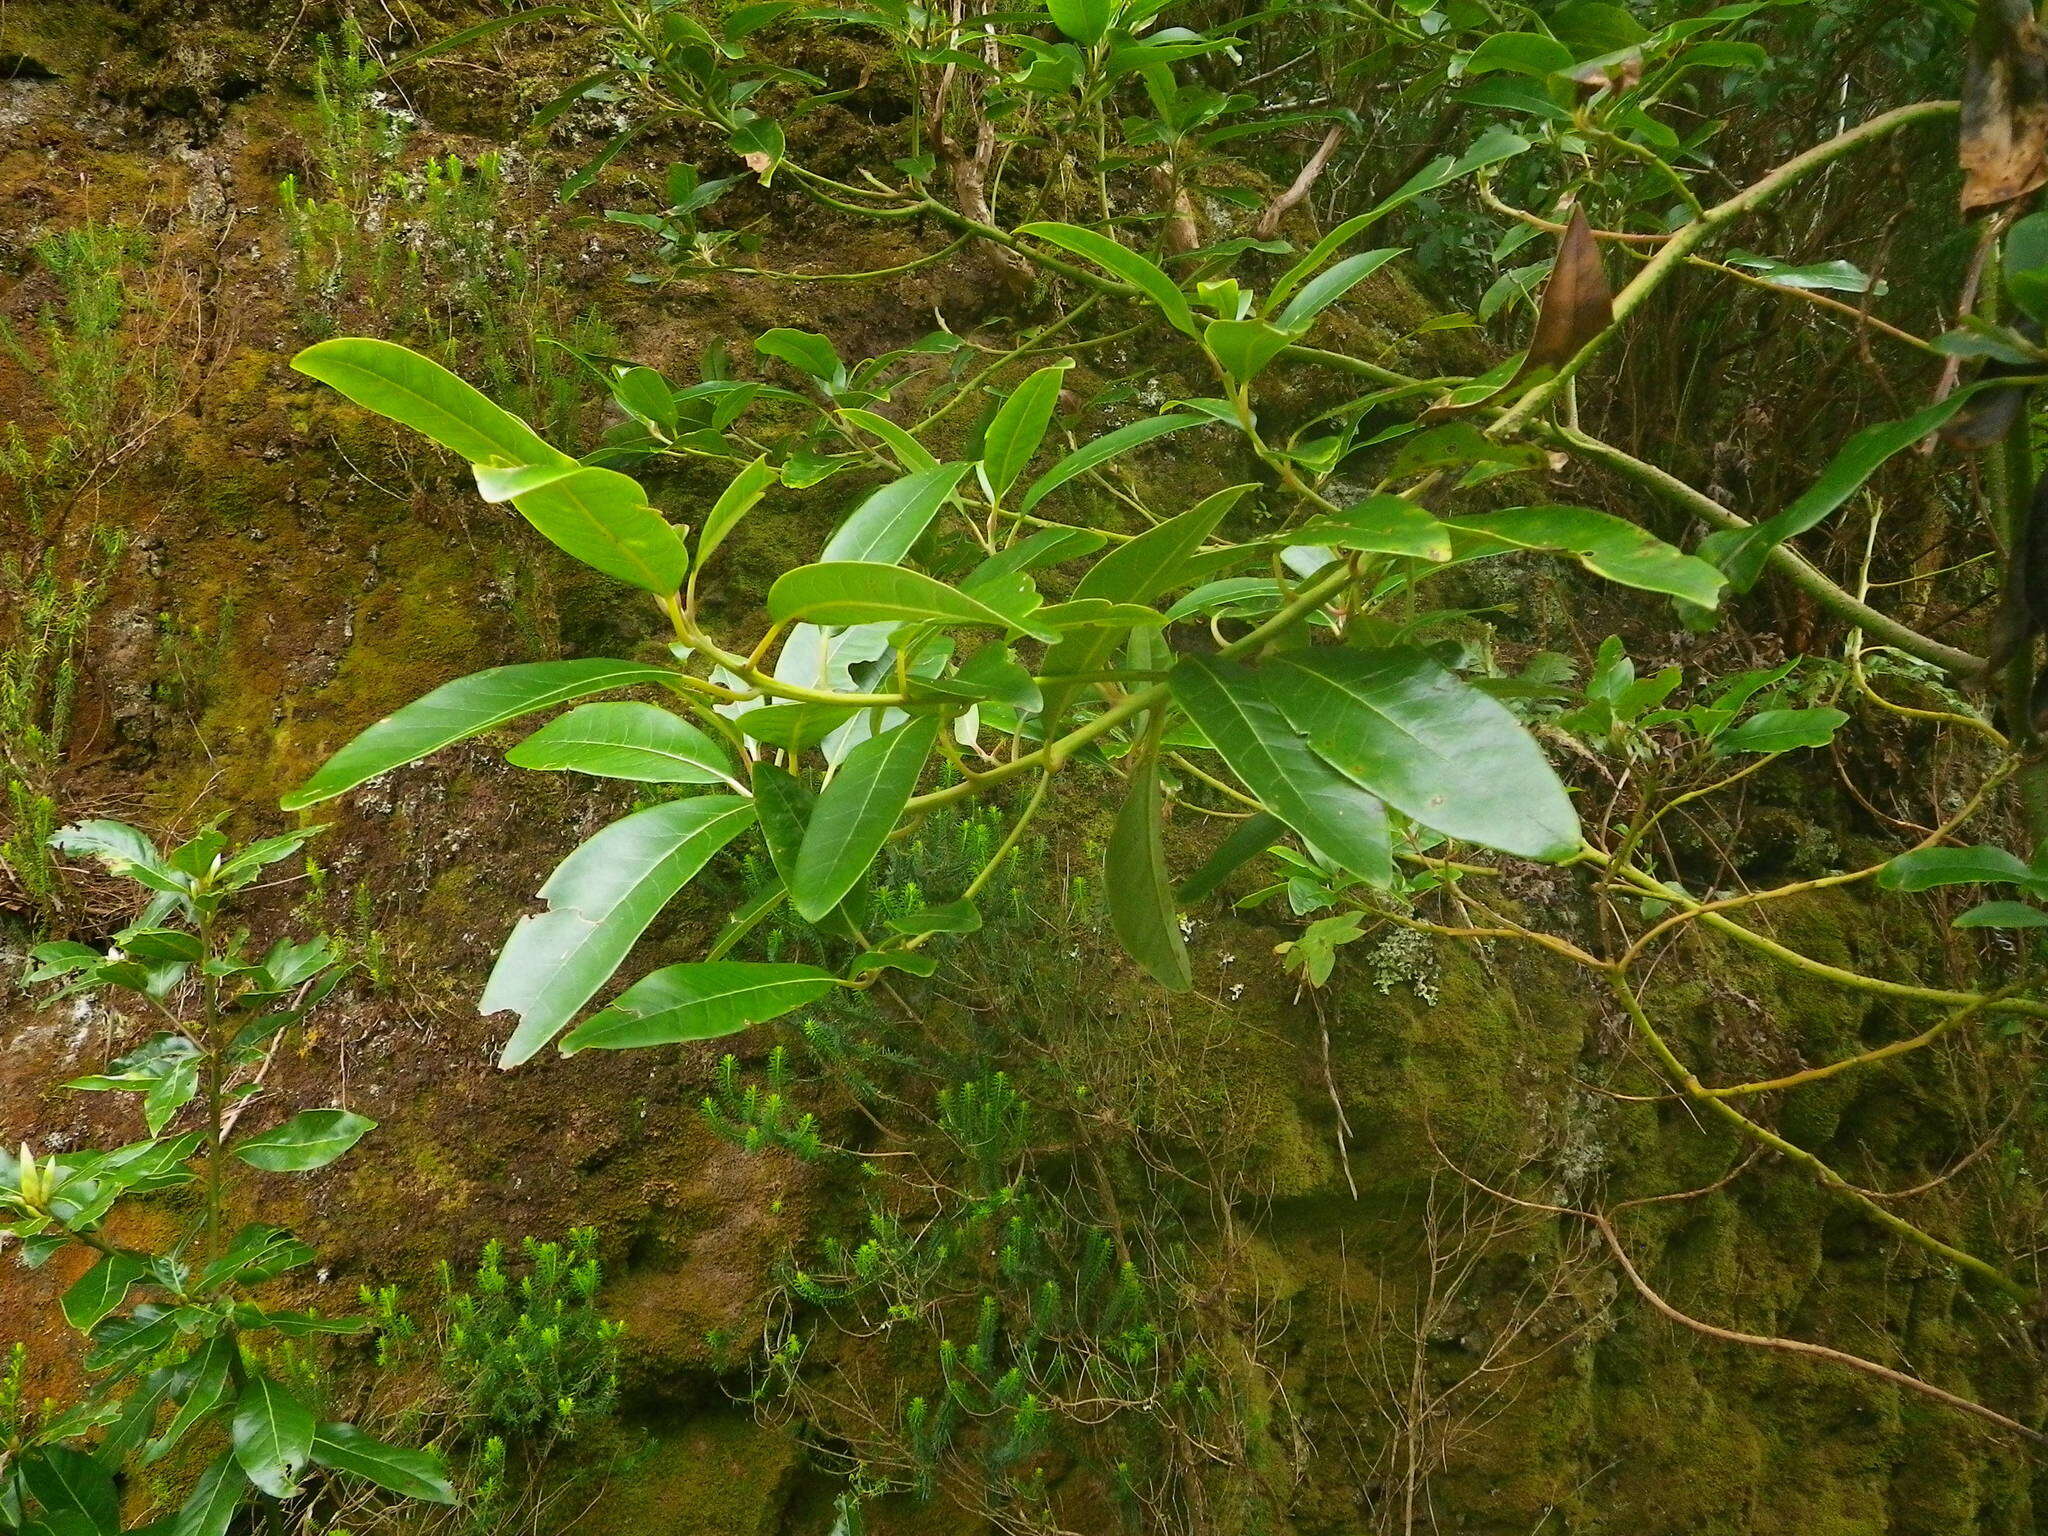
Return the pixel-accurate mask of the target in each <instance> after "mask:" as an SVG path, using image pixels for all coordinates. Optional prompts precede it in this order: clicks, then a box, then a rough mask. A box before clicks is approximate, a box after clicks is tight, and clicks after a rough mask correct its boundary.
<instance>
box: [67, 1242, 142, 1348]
mask: <svg viewBox="0 0 2048 1536" xmlns="http://www.w3.org/2000/svg"><path fill="white" fill-rule="evenodd" d="M146 1267H147V1266H146V1265H145V1264H144V1263H143V1261H142V1260H141V1259H140V1258H138V1257H137V1256H136V1255H135V1254H132V1253H123V1252H115V1253H103V1254H101V1255H100V1257H99V1261H98V1262H97V1263H96V1264H94V1265H93V1267H92V1268H91V1269H88V1270H87V1271H86V1272H85V1273H84V1274H82V1275H80V1276H79V1277H78V1279H77V1280H76V1281H74V1282H73V1283H72V1285H71V1288H70V1289H69V1290H67V1291H65V1293H64V1297H63V1300H62V1301H61V1302H60V1303H59V1305H61V1306H62V1307H63V1309H64V1320H65V1321H66V1322H67V1323H69V1324H70V1325H71V1326H72V1327H74V1328H76V1329H77V1330H78V1331H79V1332H80V1333H90V1332H92V1330H93V1328H94V1326H95V1325H96V1324H97V1323H98V1322H99V1320H100V1319H101V1318H103V1317H105V1316H106V1315H107V1314H108V1313H109V1312H111V1311H113V1310H114V1309H115V1308H116V1307H118V1306H120V1305H121V1303H122V1302H124V1301H126V1300H127V1299H128V1287H129V1286H131V1285H133V1284H134V1283H135V1282H136V1281H137V1280H139V1279H141V1278H142V1274H143V1271H144V1269H145V1268H146Z"/></svg>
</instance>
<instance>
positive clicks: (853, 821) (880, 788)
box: [786, 717, 940, 922]
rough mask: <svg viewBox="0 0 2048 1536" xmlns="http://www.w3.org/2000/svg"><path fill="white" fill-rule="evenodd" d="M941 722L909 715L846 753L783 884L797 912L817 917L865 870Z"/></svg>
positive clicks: (820, 799)
mask: <svg viewBox="0 0 2048 1536" xmlns="http://www.w3.org/2000/svg"><path fill="white" fill-rule="evenodd" d="M939 726H940V722H939V720H938V719H936V718H935V717H927V718H923V719H912V720H906V721H905V722H904V723H903V724H901V725H899V726H897V727H896V728H895V729H893V730H889V731H884V732H882V733H881V734H880V735H878V736H871V737H869V738H868V739H867V740H866V741H864V742H862V743H861V744H860V745H859V746H857V747H855V748H854V749H853V751H852V752H850V753H848V754H847V758H846V761H845V762H843V763H841V764H840V765H839V772H838V773H837V774H836V775H835V776H834V777H833V779H832V782H831V783H829V784H827V785H826V786H825V788H824V791H823V792H822V793H821V794H820V795H819V796H818V801H817V804H816V806H815V807H813V809H812V811H811V819H810V825H809V826H808V827H806V828H805V829H804V840H803V846H802V847H801V848H800V849H799V850H798V851H797V858H796V868H795V870H794V871H793V872H792V874H793V878H792V879H790V880H788V881H787V882H786V883H787V885H788V886H789V899H790V904H791V905H792V906H794V907H795V908H796V910H797V913H798V915H799V916H801V917H803V918H805V919H806V920H808V921H810V922H816V921H818V919H820V918H822V917H823V916H824V915H825V914H826V913H828V912H830V911H831V910H832V909H833V908H834V907H836V906H838V905H839V903H840V901H841V900H842V899H843V898H844V897H845V895H846V893H847V892H848V891H850V890H852V889H853V887H854V885H855V883H856V882H857V881H858V880H859V879H860V878H861V876H862V875H864V874H865V873H867V868H868V865H870V864H871V863H873V862H874V858H875V855H876V854H877V853H879V852H880V851H881V848H882V844H883V843H884V842H885V841H887V840H888V836H889V834H890V833H891V832H892V831H894V830H895V828H896V822H897V819H898V818H899V817H901V816H902V814H903V807H904V805H905V804H906V803H908V801H909V799H910V796H911V794H912V792H913V791H915V790H916V788H917V779H918V775H919V774H920V773H922V772H923V771H924V763H925V759H926V758H927V757H929V756H930V755H931V751H932V747H933V746H934V745H935V744H936V743H937V741H938V736H939Z"/></svg>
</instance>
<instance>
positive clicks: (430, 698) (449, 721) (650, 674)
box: [281, 659, 675, 811]
mask: <svg viewBox="0 0 2048 1536" xmlns="http://www.w3.org/2000/svg"><path fill="white" fill-rule="evenodd" d="M674 675H675V674H674V673H673V672H672V671H670V670H669V669H667V668H664V667H649V666H644V665H642V664H641V663H639V662H633V661H604V660H597V659H591V660H585V661H536V662H526V663H522V664H520V665H518V666H510V667H493V668H491V669H490V670H489V671H487V672H473V673H471V674H470V675H469V676H468V677H463V678H458V679H456V680H455V681H454V682H452V683H444V684H443V685H442V686H441V687H439V688H436V689H435V690H434V691H433V692H432V693H430V694H428V695H426V697H424V698H421V699H417V700H415V701H414V702H412V703H410V704H408V705H406V706H405V707H404V708H403V709H401V710H399V711H398V712H397V713H396V714H393V715H388V716H386V717H385V718H384V719H382V720H380V721H378V722H377V723H376V724H375V725H373V726H371V727H370V728H369V729H368V730H367V731H364V732H363V733H362V734H361V735H360V736H358V737H356V739H355V740H354V741H351V742H350V743H349V744H348V745H347V746H345V747H343V748H342V749H341V750H340V751H339V752H337V753H335V754H334V756H332V757H330V758H329V759H328V760H327V761H326V763H325V764H324V765H322V767H321V768H320V771H319V772H317V773H315V774H314V775H313V776H312V777H311V778H310V779H308V780H306V782H305V783H303V784H301V785H300V786H299V787H298V788H297V789H295V790H293V791H292V792H291V793H290V794H288V795H286V796H285V797H284V799H283V801H282V802H281V803H282V804H283V806H284V808H285V809H286V810H288V811H297V810H303V809H305V808H306V807H307V806H309V805H317V804H319V803H320V802H321V801H322V800H332V799H333V798H334V797H335V796H336V795H339V794H345V793H346V792H347V791H349V790H351V789H354V788H355V787H356V786H357V785H358V784H361V783H363V782H365V781H366V780H369V779H374V778H375V777H377V775H378V774H380V773H386V772H388V771H390V770H391V769H393V768H398V767H402V766H403V765H405V764H406V763H410V762H416V761H418V760H419V759H420V758H423V757H425V756H427V755H428V754H429V753H432V752H438V751H439V750H440V749H441V748H443V747H445V746H449V745H451V744H452V743H454V742H458V741H462V740H465V739H466V738H468V737H471V736H475V735H477V734H479V733H480V732H483V731H488V730H490V729H491V728H492V727H493V726H498V725H503V724H504V723H505V722H506V721H508V720H516V719H518V718H519V717H520V716H521V715H530V714H532V713H533V712H534V711H535V710H541V709H546V708H548V707H549V706H550V705H554V704H565V703H567V702H568V701H569V700H571V699H580V698H585V697H588V696H589V695H590V694H593V693H605V692H608V691H609V690H611V689H614V688H631V687H634V686H636V685H640V684H646V683H664V684H665V683H667V682H668V681H669V680H670V679H672V678H673V677H674Z"/></svg>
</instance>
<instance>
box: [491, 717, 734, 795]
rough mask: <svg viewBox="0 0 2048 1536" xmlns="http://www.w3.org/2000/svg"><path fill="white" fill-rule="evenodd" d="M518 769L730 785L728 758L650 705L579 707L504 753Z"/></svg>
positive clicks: (698, 733)
mask: <svg viewBox="0 0 2048 1536" xmlns="http://www.w3.org/2000/svg"><path fill="white" fill-rule="evenodd" d="M505 761H506V762H508V763H510V764H512V765H513V766H514V767H516V768H532V769H538V770H543V771H553V770H559V769H567V770H570V771H573V772H576V773H588V774H593V775H595V776H597V777H599V778H606V779H631V780H633V781H634V782H636V783H641V784H719V783H728V784H729V783H732V782H733V768H732V758H731V756H730V755H729V754H728V753H727V752H726V751H725V749H724V748H723V747H721V746H719V744H718V743H717V742H715V741H713V740H712V739H711V738H710V737H709V736H707V735H705V734H704V732H702V731H700V730H698V729H697V727H696V726H694V725H692V724H690V722H689V721H687V720H684V719H682V718H681V717H680V716H678V715H676V714H675V713H673V712H672V711H670V710H666V709H661V708H658V707H657V706H655V705H653V704H638V703H631V702H607V703H603V704H583V705H579V706H578V707H577V708H575V709H572V710H570V711H569V712H568V713H567V714H565V715H559V716H557V717H556V718H555V719H553V720H550V721H549V722H548V723H547V724H546V725H544V726H542V727H541V728H540V729H539V730H537V731H535V732H534V733H533V734H532V735H531V736H529V737H527V738H526V740H524V741H522V742H521V743H519V745H518V746H516V747H514V748H513V749H512V750H511V751H510V752H507V753H506V754H505Z"/></svg>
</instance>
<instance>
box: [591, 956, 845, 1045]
mask: <svg viewBox="0 0 2048 1536" xmlns="http://www.w3.org/2000/svg"><path fill="white" fill-rule="evenodd" d="M834 984H835V979H834V977H833V975H832V973H831V972H830V971H821V970H819V969H818V968H817V967H816V966H814V965H768V964H757V963H753V962H747V961H739V960H704V961H698V962H696V963H694V964H690V965H670V966H665V967H663V968H662V969H661V970H658V971H656V972H654V974H653V975H651V976H646V977H643V978H642V979H641V980H639V981H636V982H634V983H633V985H632V986H630V987H628V988H627V989H626V990H625V991H624V992H622V993H620V994H619V999H618V1001H617V1002H615V1003H613V1004H612V1005H611V1006H610V1007H609V1008H607V1009H605V1010H604V1011H603V1012H602V1013H599V1014H595V1015H593V1016H592V1017H591V1018H590V1019H589V1020H587V1021H586V1022H585V1023H583V1024H580V1025H578V1026H577V1027H576V1028H575V1029H573V1030H571V1031H570V1032H569V1034H568V1035H567V1037H566V1038H564V1039H563V1041H562V1054H563V1055H565V1056H570V1055H574V1054H575V1053H576V1052H577V1051H592V1050H596V1051H622V1050H630V1049H632V1048H633V1047H635V1046H643V1045H673V1044H674V1043H676V1042H677V1041H680V1040H710V1039H714V1038H715V1037H717V1036H719V1035H730V1034H733V1033H734V1032H736V1031H738V1030H742V1029H745V1028H746V1027H747V1026H748V1025H749V1024H759V1023H761V1022H762V1021H763V1020H765V1019H773V1018H778V1017H780V1016H781V1015H782V1014H785V1013H787V1012H789V1010H790V1009H792V1008H801V1007H802V1006H803V1005H804V1004H805V1003H813V1002H816V1001H817V1000H818V999H819V998H821V997H823V996H824V995H825V994H826V993H827V992H829V991H831V990H832V988H833V986H834Z"/></svg>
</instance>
